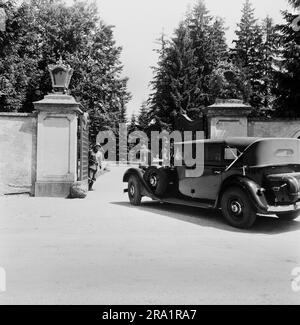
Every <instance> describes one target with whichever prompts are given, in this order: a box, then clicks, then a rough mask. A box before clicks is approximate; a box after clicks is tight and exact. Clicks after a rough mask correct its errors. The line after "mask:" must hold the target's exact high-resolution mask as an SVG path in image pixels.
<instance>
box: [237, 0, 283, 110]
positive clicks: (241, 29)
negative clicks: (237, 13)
mask: <svg viewBox="0 0 300 325" xmlns="http://www.w3.org/2000/svg"><path fill="white" fill-rule="evenodd" d="M236 35H237V39H236V40H234V43H235V48H234V49H232V60H233V62H234V64H235V65H237V67H238V68H239V69H241V70H242V71H243V73H244V74H245V75H246V79H247V80H248V81H249V86H250V97H249V103H250V104H251V105H252V106H253V107H254V108H255V109H256V115H263V114H265V109H270V108H271V106H272V103H273V101H274V95H273V90H274V82H273V80H274V65H275V61H276V56H277V53H278V50H279V38H278V35H277V33H276V29H275V26H274V24H273V21H272V19H271V18H269V17H267V18H266V19H265V20H264V21H263V23H262V25H259V24H258V23H257V20H256V18H255V17H254V8H253V7H252V4H251V2H250V1H249V0H246V2H245V4H244V6H243V9H242V18H241V21H240V23H239V24H238V29H237V31H236Z"/></svg>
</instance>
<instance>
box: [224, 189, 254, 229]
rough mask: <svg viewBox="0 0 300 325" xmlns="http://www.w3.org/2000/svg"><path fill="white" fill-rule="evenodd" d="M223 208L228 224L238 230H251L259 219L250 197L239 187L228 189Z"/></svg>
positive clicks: (225, 193)
mask: <svg viewBox="0 0 300 325" xmlns="http://www.w3.org/2000/svg"><path fill="white" fill-rule="evenodd" d="M221 208H222V212H223V215H224V217H225V219H226V220H227V222H228V223H229V224H230V225H231V226H233V227H236V228H242V229H247V228H250V227H251V226H252V225H253V224H254V222H255V220H256V217H257V213H256V209H255V207H254V206H253V204H252V202H251V201H250V199H249V197H248V196H247V194H246V193H245V191H244V190H243V189H241V188H238V187H231V188H228V189H227V190H226V191H225V192H224V194H223V196H222V199H221Z"/></svg>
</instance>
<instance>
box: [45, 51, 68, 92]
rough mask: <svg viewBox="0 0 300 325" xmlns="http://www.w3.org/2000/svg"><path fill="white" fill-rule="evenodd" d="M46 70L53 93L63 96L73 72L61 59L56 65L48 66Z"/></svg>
mask: <svg viewBox="0 0 300 325" xmlns="http://www.w3.org/2000/svg"><path fill="white" fill-rule="evenodd" d="M48 69H49V72H50V76H51V81H52V87H53V91H54V92H56V93H63V94H65V93H66V92H67V90H68V89H69V84H70V81H71V78H72V75H73V71H74V70H73V69H72V68H71V67H70V66H69V65H66V64H64V63H63V61H62V58H61V57H60V59H59V61H58V62H57V63H56V64H50V65H49V66H48Z"/></svg>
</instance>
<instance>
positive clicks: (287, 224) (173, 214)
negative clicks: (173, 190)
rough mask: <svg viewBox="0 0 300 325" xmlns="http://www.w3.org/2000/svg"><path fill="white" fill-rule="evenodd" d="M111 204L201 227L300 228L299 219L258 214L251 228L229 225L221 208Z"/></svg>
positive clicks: (255, 230)
mask: <svg viewBox="0 0 300 325" xmlns="http://www.w3.org/2000/svg"><path fill="white" fill-rule="evenodd" d="M111 204H116V205H120V206H123V207H128V208H129V209H138V210H140V211H141V212H142V211H147V212H151V213H155V214H158V215H161V216H164V217H168V218H173V219H177V220H180V221H183V222H189V223H193V224H196V225H199V226H201V227H210V228H217V229H221V230H224V231H229V232H244V233H258V234H267V235H274V234H281V233H285V232H292V231H297V230H300V222H299V221H282V220H280V219H278V218H276V217H264V216H258V217H257V221H256V222H255V224H254V226H253V227H252V228H251V229H247V230H244V229H236V228H233V227H231V226H229V225H228V224H227V223H226V221H225V220H224V218H223V216H222V213H221V212H220V211H219V210H206V209H200V208H196V207H188V206H180V205H173V204H167V203H164V204H161V203H159V202H155V201H150V202H143V203H142V205H141V206H138V207H135V206H132V205H130V203H127V202H111Z"/></svg>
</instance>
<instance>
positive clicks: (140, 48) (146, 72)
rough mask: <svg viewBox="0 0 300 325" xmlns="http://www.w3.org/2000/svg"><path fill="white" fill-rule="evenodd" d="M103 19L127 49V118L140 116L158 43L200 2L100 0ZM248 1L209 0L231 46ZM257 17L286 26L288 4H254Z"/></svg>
mask: <svg viewBox="0 0 300 325" xmlns="http://www.w3.org/2000/svg"><path fill="white" fill-rule="evenodd" d="M96 3H97V5H98V7H99V13H100V16H101V18H102V19H103V20H104V21H105V22H106V23H107V24H109V25H114V26H115V28H114V36H115V40H116V42H117V45H120V46H122V47H123V51H122V56H121V61H122V64H123V65H124V71H123V75H124V76H127V77H128V78H129V82H128V90H129V91H130V93H131V94H132V100H131V101H130V102H129V103H128V105H127V117H128V118H130V116H131V114H132V113H135V114H137V113H138V111H139V108H140V106H141V104H142V102H143V101H144V100H146V99H147V97H148V94H149V91H150V90H149V82H150V81H151V80H152V77H153V73H152V69H151V66H155V65H156V63H157V54H156V53H155V52H154V51H153V49H154V48H157V46H158V45H157V43H156V40H157V39H158V38H159V36H160V35H161V33H162V32H164V33H165V34H166V35H167V36H168V37H170V36H172V34H173V31H174V29H175V28H176V27H177V26H178V23H179V22H180V21H181V20H182V19H183V18H184V16H185V13H186V11H187V9H188V7H189V6H190V7H192V6H193V5H194V4H195V3H196V0H96ZM243 3H244V0H226V1H224V0H223V1H222V0H206V6H207V9H208V10H209V11H210V14H211V15H212V16H219V17H222V18H224V19H225V22H226V26H227V28H228V30H227V41H228V44H229V45H230V43H231V42H232V40H233V38H234V31H235V29H236V25H237V23H238V22H239V21H240V18H241V9H242V5H243ZM252 4H253V7H254V8H255V15H256V18H258V19H263V18H265V17H266V16H267V15H269V16H270V17H272V18H273V19H274V21H275V22H276V23H279V22H282V16H281V13H280V11H281V10H285V9H287V8H289V6H288V4H287V0H252Z"/></svg>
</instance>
